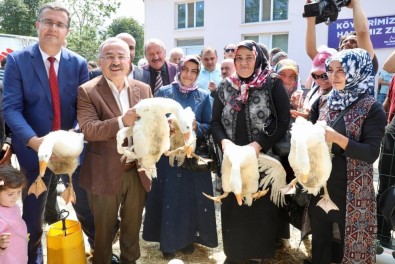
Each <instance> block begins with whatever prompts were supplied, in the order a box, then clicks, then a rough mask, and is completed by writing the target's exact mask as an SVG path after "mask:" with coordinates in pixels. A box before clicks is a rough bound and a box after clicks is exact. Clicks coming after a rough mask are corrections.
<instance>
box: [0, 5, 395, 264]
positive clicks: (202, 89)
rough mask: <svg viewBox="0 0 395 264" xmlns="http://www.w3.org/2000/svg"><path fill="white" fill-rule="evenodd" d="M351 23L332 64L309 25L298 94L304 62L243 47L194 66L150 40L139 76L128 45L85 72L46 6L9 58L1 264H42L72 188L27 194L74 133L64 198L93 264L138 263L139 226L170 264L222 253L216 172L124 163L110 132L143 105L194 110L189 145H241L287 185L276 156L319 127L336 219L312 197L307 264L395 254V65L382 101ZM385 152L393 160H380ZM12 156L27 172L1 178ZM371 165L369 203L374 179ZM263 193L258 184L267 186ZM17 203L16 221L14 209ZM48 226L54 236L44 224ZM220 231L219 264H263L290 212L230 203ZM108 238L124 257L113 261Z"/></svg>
mask: <svg viewBox="0 0 395 264" xmlns="http://www.w3.org/2000/svg"><path fill="white" fill-rule="evenodd" d="M348 7H349V8H351V9H352V10H353V18H354V28H355V32H353V33H351V34H348V35H346V36H344V37H342V38H341V39H340V42H339V47H338V49H337V50H335V49H331V48H328V47H326V46H318V45H317V43H316V41H317V40H316V34H315V18H314V17H312V18H306V22H307V32H306V53H307V54H308V56H309V57H310V58H311V60H312V61H311V65H312V66H311V72H310V74H309V76H308V78H307V80H304V79H303V76H301V75H300V72H299V66H298V63H302V62H296V61H294V60H293V59H292V56H290V55H289V54H287V53H286V52H285V51H282V50H281V49H279V48H273V49H271V50H270V51H269V50H268V48H267V47H266V46H265V45H264V44H261V43H256V42H254V41H251V40H244V41H241V42H239V43H236V44H235V43H228V44H226V45H225V46H224V48H223V60H222V62H221V63H219V62H218V57H219V54H218V52H217V50H216V49H215V48H214V47H212V46H209V45H207V46H204V47H203V49H202V50H201V53H200V54H195V55H186V54H184V51H183V49H181V48H174V49H172V50H171V51H170V52H169V54H167V53H166V47H165V45H164V44H163V42H162V41H161V40H159V39H149V40H147V41H146V42H145V43H144V55H145V57H144V61H143V60H141V62H140V61H139V63H138V65H135V64H133V61H134V59H135V47H136V40H135V39H134V37H133V36H132V35H130V34H129V33H126V32H124V33H120V34H118V35H116V36H114V37H110V38H108V39H106V40H104V41H103V42H102V43H101V45H100V47H98V60H97V63H96V62H95V61H89V62H87V60H86V59H84V58H83V57H81V56H80V55H78V54H76V53H75V52H73V51H71V50H69V49H67V48H66V47H65V43H66V38H67V35H68V33H69V32H70V19H71V17H70V13H69V11H68V10H67V9H66V8H64V7H63V6H62V5H60V4H58V3H46V4H44V5H43V6H42V7H41V8H40V9H39V11H38V16H37V21H36V23H35V26H36V29H37V33H38V43H37V44H35V45H33V46H30V47H27V48H25V49H23V50H20V51H15V52H13V53H11V54H9V55H8V56H7V64H6V67H5V73H4V80H3V83H2V86H3V87H1V93H0V94H1V96H2V100H1V102H2V107H1V110H2V112H1V113H0V117H1V125H2V126H1V127H0V133H1V134H2V135H1V141H0V144H1V146H2V156H1V159H0V212H1V214H0V263H17V264H19V263H20V264H22V263H29V264H30V263H31V264H33V263H35V264H36V263H44V259H43V250H42V244H41V239H42V235H43V223H44V221H46V222H48V223H51V222H54V221H56V220H58V219H59V216H58V209H56V185H57V183H58V180H59V177H60V178H61V179H62V182H63V183H64V184H65V185H66V186H68V185H70V184H71V183H70V182H69V177H68V176H67V175H55V174H53V173H52V172H51V170H50V169H47V170H46V173H45V175H44V176H43V180H44V183H45V185H46V187H47V189H48V191H46V192H44V193H43V194H41V195H40V196H38V197H36V196H34V195H28V193H27V189H28V188H29V187H30V186H31V185H32V184H33V183H34V181H35V180H36V177H37V175H39V162H38V156H37V151H38V149H39V147H40V145H41V144H42V142H43V139H44V137H45V136H46V135H47V134H48V133H50V132H51V131H56V130H78V131H80V132H81V133H83V134H84V138H85V140H86V141H87V143H86V145H85V149H84V152H83V154H82V155H81V158H80V164H79V166H78V168H77V170H76V171H75V172H74V175H73V177H72V181H73V182H72V184H73V186H74V190H75V193H76V197H77V202H76V203H75V204H73V207H74V209H75V211H76V215H77V218H78V220H79V222H81V226H82V229H83V231H84V233H85V235H86V236H87V237H88V242H89V246H90V249H91V252H90V254H91V255H92V263H94V264H101V263H103V264H109V263H136V261H137V260H138V259H139V257H140V245H139V240H140V228H141V226H142V225H143V233H142V239H144V240H146V241H154V242H158V243H159V248H160V251H161V252H162V254H163V257H164V258H165V259H167V260H171V259H173V258H174V257H175V254H176V252H182V253H183V254H191V253H193V252H194V250H195V244H201V245H204V246H206V247H211V248H213V247H217V246H218V237H217V226H216V219H215V209H214V204H213V202H212V201H210V200H209V199H207V198H205V197H204V196H203V195H202V192H204V193H206V194H208V195H213V180H212V174H211V172H210V171H205V172H196V171H191V170H189V169H188V168H187V167H180V166H171V165H170V163H169V157H167V156H162V157H161V159H160V160H159V161H158V163H157V164H156V165H157V177H156V178H153V179H150V178H149V177H147V175H146V174H145V173H144V170H141V169H140V168H139V164H138V162H137V161H135V160H129V159H126V160H121V154H119V153H118V152H117V142H116V136H117V132H118V131H119V130H120V129H122V128H124V127H133V126H134V124H135V122H136V120H138V119H139V116H138V114H137V113H136V109H135V108H134V106H135V105H136V104H137V103H138V102H139V101H141V100H144V99H146V98H152V97H164V98H171V99H173V100H175V101H177V102H178V103H180V104H181V106H182V107H183V108H186V107H190V108H191V109H192V111H193V112H194V114H195V120H194V122H193V128H192V129H193V130H194V132H195V133H196V136H197V138H198V139H199V138H200V139H205V138H209V137H210V136H212V138H213V141H214V142H215V144H216V146H218V148H219V149H220V150H221V151H224V150H225V149H226V148H227V147H229V146H231V145H234V144H236V145H240V146H248V147H250V148H252V149H253V150H254V151H255V153H256V155H257V156H258V155H259V154H260V153H265V154H270V155H272V156H273V157H275V158H276V159H278V160H279V161H280V162H281V164H282V166H283V167H284V169H285V170H286V173H287V182H288V183H289V182H290V181H291V180H292V179H293V178H294V177H295V175H294V172H293V170H292V167H291V166H290V164H289V162H288V156H287V154H285V155H281V156H280V155H278V154H276V153H275V152H274V151H273V149H272V147H273V146H274V144H275V143H277V142H279V141H280V140H281V139H282V138H283V137H284V135H285V134H286V133H287V131H289V130H290V128H291V127H292V123H293V122H294V121H295V119H296V118H298V117H302V118H305V119H308V120H310V121H311V122H313V123H315V122H317V121H319V120H323V121H326V123H327V127H326V128H325V139H326V141H327V142H328V143H330V144H331V153H332V155H333V159H332V171H331V176H330V178H329V180H328V182H327V189H328V191H329V192H330V194H331V198H332V199H333V201H334V202H335V204H336V205H337V206H338V208H339V210H332V211H330V212H329V213H326V212H325V211H323V210H322V209H321V208H320V207H318V206H316V205H317V203H318V201H319V198H320V196H321V194H323V191H322V193H321V194H319V195H317V196H311V199H310V200H309V202H308V204H307V205H306V210H305V211H306V212H307V217H308V218H309V220H310V227H311V234H312V252H311V258H310V259H306V260H305V263H314V264H318V263H319V264H322V263H328V264H329V263H375V256H376V240H377V239H378V241H379V242H380V243H381V244H382V245H383V246H387V247H390V246H391V239H390V231H391V227H390V226H389V224H388V223H386V222H385V221H384V219H383V218H382V217H381V216H380V212H377V209H376V208H377V206H376V204H377V201H378V200H379V199H380V196H381V195H382V194H383V193H384V192H385V190H386V189H387V188H388V187H390V186H391V185H392V184H394V183H395V180H393V179H392V178H391V177H394V175H395V174H394V173H395V172H394V171H393V170H389V171H388V168H389V167H390V166H389V164H393V165H394V166H395V163H393V157H394V156H395V154H394V152H393V146H394V136H393V135H394V134H395V133H394V126H395V125H394V119H393V118H392V117H393V115H394V113H395V80H394V78H395V77H392V75H390V73H394V72H395V66H394V65H395V52H394V53H393V54H391V56H390V57H389V58H388V59H387V61H386V63H385V65H384V67H383V72H382V73H380V77H379V84H380V86H378V87H379V89H376V87H375V82H374V78H375V75H376V74H377V73H378V63H377V57H376V55H375V53H374V49H373V45H372V42H371V40H370V36H369V25H368V20H367V18H366V15H365V14H364V12H363V8H362V6H361V3H360V0H352V1H351V2H350V4H349V5H348ZM140 63H141V64H140ZM303 63H304V62H303ZM2 67H3V65H2ZM384 71H385V72H384ZM302 83H303V84H304V87H305V89H304V90H307V92H306V93H304V90H302ZM375 97H376V98H375ZM386 112H387V113H388V115H387V116H386ZM3 117H4V121H3V120H2V119H3ZM4 122H5V124H6V126H4ZM387 124H389V125H388V126H387V127H386V125H387ZM384 135H385V136H384ZM383 137H384V139H385V141H383V142H386V144H385V145H384V146H381V144H382V139H383ZM11 139H12V140H11ZM131 140H133V139H132V138H131ZM126 143H127V142H126ZM128 144H129V145H130V142H129V143H128ZM11 146H12V148H11ZM380 150H381V154H380ZM12 153H14V154H15V155H16V157H17V159H18V163H19V165H20V170H17V169H14V168H13V167H12V166H11V165H9V164H10V157H11V154H12ZM379 156H380V166H379V170H380V171H379V172H380V185H379V190H378V195H377V196H376V193H375V190H374V187H373V163H374V162H375V160H376V159H377V158H378V157H379ZM52 158H53V159H59V157H56V156H55V155H54V156H53V157H52ZM391 168H392V167H391ZM219 176H220V172H219ZM264 177H265V173H264V172H262V173H260V180H261V179H263V178H264ZM51 183H52V184H51ZM21 194H22V203H23V207H22V216H21V213H20V209H19V207H18V206H17V205H16V201H17V199H18V198H19V197H20V196H21ZM53 194H54V195H55V196H53ZM144 208H145V215H144V219H143V210H144ZM51 210H54V212H55V213H54V214H53V215H54V217H52V218H54V220H49V218H47V217H45V218H44V215H45V213H46V212H47V213H48V212H50V211H51ZM376 214H377V215H378V217H376ZM377 224H378V228H377ZM221 227H222V241H223V250H224V253H225V255H226V260H225V262H224V264H245V263H250V264H254V263H263V260H264V259H270V258H273V257H274V255H275V251H276V248H278V247H280V246H282V245H283V242H284V239H289V238H290V229H289V219H288V217H287V212H286V208H281V207H278V206H277V205H275V204H274V203H273V202H272V201H271V200H270V194H268V195H265V196H263V197H261V198H259V199H257V200H255V201H254V202H253V204H252V205H251V206H247V205H241V206H240V205H238V203H237V199H236V196H235V195H234V194H232V193H231V194H229V195H228V196H227V197H226V198H225V199H223V200H222V204H221ZM117 233H119V234H120V236H119V241H120V252H121V253H120V256H117V255H115V254H113V250H112V244H113V240H114V238H115V237H117ZM28 234H29V235H28Z"/></svg>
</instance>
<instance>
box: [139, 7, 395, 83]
mask: <svg viewBox="0 0 395 264" xmlns="http://www.w3.org/2000/svg"><path fill="white" fill-rule="evenodd" d="M144 2H145V24H144V27H145V40H148V39H150V38H159V39H161V40H162V41H163V42H164V44H165V46H166V48H167V50H168V51H169V50H171V49H172V48H173V47H175V40H176V39H187V38H204V44H205V45H212V46H214V47H215V48H216V49H217V51H218V57H219V61H221V60H222V58H223V47H224V46H225V45H226V44H227V43H237V42H239V41H241V40H242V39H243V35H245V34H262V33H288V34H289V36H288V41H289V43H288V54H289V57H290V58H292V59H294V60H295V61H296V62H298V64H299V67H300V73H301V74H300V77H301V79H302V83H304V80H305V78H306V77H307V75H308V74H309V72H310V67H311V60H310V58H309V57H308V56H307V55H306V52H305V34H306V32H305V31H306V21H305V19H304V18H303V17H302V13H303V6H304V3H305V1H302V0H289V11H288V20H286V21H275V22H260V23H250V24H243V3H244V0H206V1H205V2H204V5H205V7H204V12H205V13H204V27H202V28H199V29H182V30H177V29H175V28H176V21H175V17H176V16H175V3H177V2H185V1H180V0H145V1H144ZM361 3H362V6H363V7H364V10H365V13H366V14H367V16H368V17H375V16H385V15H395V8H394V7H393V6H394V1H393V0H375V1H373V0H361ZM349 18H352V10H351V9H349V8H345V7H344V8H343V9H342V10H341V12H340V14H339V19H349ZM316 32H317V45H320V44H327V40H328V30H327V26H326V25H325V24H323V23H322V24H320V25H318V26H317V28H316ZM392 50H393V49H390V48H386V49H376V50H375V51H376V55H377V58H378V61H379V70H380V69H381V67H382V65H383V63H384V61H385V59H386V58H387V57H388V56H389V55H390V53H391V52H392Z"/></svg>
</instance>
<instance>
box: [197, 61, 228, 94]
mask: <svg viewBox="0 0 395 264" xmlns="http://www.w3.org/2000/svg"><path fill="white" fill-rule="evenodd" d="M210 81H213V82H215V85H217V86H218V84H219V83H220V82H221V81H222V77H221V66H220V65H219V64H217V65H215V69H214V70H213V71H211V72H210V71H208V70H206V69H205V68H204V66H203V65H202V70H201V71H200V74H199V77H198V80H197V83H196V84H197V86H198V87H199V88H201V89H203V90H206V91H209V89H208V84H209V82H210Z"/></svg>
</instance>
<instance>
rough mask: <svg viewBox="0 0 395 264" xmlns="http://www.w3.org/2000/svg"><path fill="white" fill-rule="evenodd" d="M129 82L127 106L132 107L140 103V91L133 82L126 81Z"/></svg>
mask: <svg viewBox="0 0 395 264" xmlns="http://www.w3.org/2000/svg"><path fill="white" fill-rule="evenodd" d="M128 81H129V106H130V107H133V106H135V105H136V104H137V103H138V102H140V101H141V94H140V89H139V88H138V87H137V85H136V83H135V81H134V80H131V79H128Z"/></svg>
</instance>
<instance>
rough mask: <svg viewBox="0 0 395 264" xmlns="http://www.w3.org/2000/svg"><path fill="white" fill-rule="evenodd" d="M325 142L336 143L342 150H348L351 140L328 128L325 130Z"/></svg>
mask: <svg viewBox="0 0 395 264" xmlns="http://www.w3.org/2000/svg"><path fill="white" fill-rule="evenodd" d="M325 140H326V141H327V142H329V143H336V144H337V145H339V146H340V147H341V148H342V149H346V147H347V145H348V141H349V139H348V138H347V137H345V136H343V135H342V134H340V133H338V132H337V131H335V130H334V129H333V128H331V127H329V126H327V127H326V129H325Z"/></svg>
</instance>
